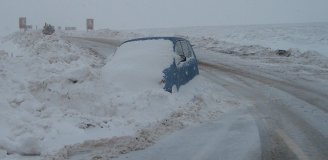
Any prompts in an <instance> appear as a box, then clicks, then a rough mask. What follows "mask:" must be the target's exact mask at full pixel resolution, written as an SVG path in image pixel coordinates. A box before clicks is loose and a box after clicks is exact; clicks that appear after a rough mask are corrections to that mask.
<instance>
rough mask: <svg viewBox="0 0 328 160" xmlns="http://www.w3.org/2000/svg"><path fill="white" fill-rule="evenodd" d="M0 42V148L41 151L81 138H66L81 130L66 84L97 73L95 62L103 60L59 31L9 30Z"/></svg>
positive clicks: (83, 80)
mask: <svg viewBox="0 0 328 160" xmlns="http://www.w3.org/2000/svg"><path fill="white" fill-rule="evenodd" d="M0 47H1V48H0V50H1V58H0V61H1V63H0V65H1V69H0V76H1V79H0V83H1V84H2V85H0V88H1V89H0V95H1V97H0V102H1V105H0V109H1V112H0V127H1V128H2V129H1V132H0V149H4V150H6V151H7V152H8V153H18V154H22V155H37V154H42V153H45V152H48V151H51V150H53V149H56V148H60V147H62V145H63V144H65V143H69V142H74V141H77V140H78V141H80V140H81V138H77V139H75V140H67V142H65V141H63V138H67V139H70V138H69V137H71V136H72V134H73V133H74V134H76V133H79V132H81V131H79V130H78V129H76V130H74V129H71V128H78V127H76V126H78V123H79V122H78V121H79V120H78V119H80V118H81V117H79V118H76V119H75V120H76V121H75V122H74V121H73V120H72V121H67V120H68V119H69V118H68V117H69V116H68V115H67V114H68V112H69V111H68V110H71V109H72V108H74V107H73V106H71V105H70V104H68V103H67V98H68V97H69V91H68V89H69V87H70V86H73V85H74V83H73V82H75V81H78V83H83V82H87V81H91V80H92V79H94V78H95V77H97V69H96V68H93V67H92V66H94V64H97V63H100V61H101V60H100V59H98V58H97V57H95V56H93V55H92V54H90V53H89V52H88V51H87V50H83V49H80V48H77V47H75V46H73V45H72V44H71V43H70V42H69V41H66V40H63V39H62V38H60V36H59V35H53V36H43V35H42V34H41V33H39V32H24V33H21V32H17V33H14V34H11V35H9V36H7V37H5V38H4V39H3V40H2V44H1V46H0ZM82 103H83V102H82ZM65 117H66V118H65ZM68 128H70V130H68ZM77 131H79V132H77ZM61 135H62V136H61ZM82 139H83V138H82ZM49 144H51V145H49ZM27 146H29V147H27Z"/></svg>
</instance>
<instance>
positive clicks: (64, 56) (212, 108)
mask: <svg viewBox="0 0 328 160" xmlns="http://www.w3.org/2000/svg"><path fill="white" fill-rule="evenodd" d="M327 26H328V24H326V23H319V24H295V25H264V26H234V27H231V26H229V27H196V28H177V29H156V30H155V29H149V30H137V31H112V30H107V29H105V30H99V31H94V32H89V33H81V32H74V33H73V32H72V33H58V34H56V35H53V36H43V35H42V34H41V33H40V32H38V31H31V32H26V33H21V32H17V33H13V34H10V35H8V36H6V37H4V38H2V39H1V43H0V77H1V79H0V83H1V85H0V95H1V96H0V109H1V112H0V159H5V160H11V159H42V158H45V159H47V158H57V159H63V158H68V157H75V158H76V156H77V157H78V156H81V155H83V153H85V154H87V153H91V154H92V151H91V150H92V148H98V149H99V152H101V154H104V153H113V154H121V153H127V152H129V151H134V150H140V149H144V148H146V147H149V146H150V145H152V144H154V143H155V142H156V141H157V140H158V139H160V136H162V135H164V134H167V133H169V132H172V131H175V130H177V129H181V128H184V127H186V126H192V125H194V124H199V123H202V122H206V121H213V120H216V119H218V118H220V116H221V115H223V114H228V113H229V111H234V110H237V109H240V108H245V107H246V106H248V105H249V102H248V101H246V100H243V99H239V98H236V97H235V95H233V94H231V93H230V92H229V91H227V90H226V89H225V88H224V87H223V86H220V85H218V84H214V83H213V82H212V81H210V80H208V79H207V78H205V77H204V76H203V72H202V71H201V73H200V76H197V77H196V78H195V79H193V80H192V81H191V82H190V83H188V84H187V85H185V86H183V87H182V88H181V89H180V91H179V92H175V93H173V94H170V93H167V92H165V91H164V90H163V89H162V86H160V84H155V85H153V86H151V87H149V88H147V89H144V90H139V89H136V90H134V91H128V92H127V91H124V90H122V87H124V86H123V85H124V84H123V83H122V84H121V83H115V84H113V82H112V81H114V80H117V77H111V76H110V75H108V74H105V73H113V72H114V73H115V70H113V69H112V70H111V69H110V68H111V67H115V66H113V64H112V65H110V61H111V59H112V58H113V57H112V56H113V52H114V50H115V47H113V46H112V45H109V44H104V43H95V42H91V41H88V40H85V39H84V40H83V39H76V38H68V37H67V36H73V37H89V38H90V37H91V38H98V40H99V41H101V40H103V39H110V40H116V41H124V40H127V39H130V38H135V37H142V36H149V35H157V36H158V35H163V36H170V35H180V36H183V37H186V38H188V39H189V40H190V41H191V43H192V44H194V45H195V46H194V48H195V50H196V54H197V56H198V59H199V60H200V61H207V62H213V63H216V62H218V61H219V62H222V63H228V64H230V65H234V66H235V67H240V66H242V67H244V68H245V69H246V70H249V71H252V70H254V68H257V69H258V70H256V71H260V72H261V73H259V74H265V75H266V76H268V77H272V78H273V79H274V78H277V77H285V78H286V79H288V80H293V79H292V78H295V77H299V78H300V79H302V80H303V82H304V84H307V82H310V81H316V82H318V83H317V86H313V87H317V89H318V90H322V91H323V92H326V91H328V87H327V85H326V84H327V82H328V77H327V76H328V75H327V73H328V58H327V57H326V56H324V55H323V54H326V55H327V53H328V47H327V46H328V45H327V44H328V31H327V30H328V29H327V28H328V27H327ZM277 49H286V50H288V53H290V56H289V57H285V56H279V55H277V54H276V50H277ZM125 64H129V62H126V63H122V64H120V63H119V62H117V61H116V62H115V65H125ZM108 67H109V68H108ZM151 69H152V68H151ZM154 69H156V68H154ZM118 75H119V74H118ZM278 75H279V76H278ZM281 75H282V76H281ZM285 75H290V76H285ZM128 78H129V77H125V79H124V81H125V82H126V81H129V79H128ZM130 79H131V83H133V77H130ZM117 84H118V85H119V86H117ZM120 85H121V86H120ZM65 146H66V147H65ZM97 154H98V153H97ZM22 155H37V156H35V157H26V156H22ZM39 155H41V156H39ZM107 158H108V157H107ZM77 159H78V158H77ZM82 159H83V158H82Z"/></svg>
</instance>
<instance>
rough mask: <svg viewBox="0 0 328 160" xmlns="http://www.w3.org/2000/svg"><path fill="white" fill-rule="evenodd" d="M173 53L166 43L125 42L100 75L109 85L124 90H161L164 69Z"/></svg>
mask: <svg viewBox="0 0 328 160" xmlns="http://www.w3.org/2000/svg"><path fill="white" fill-rule="evenodd" d="M173 54H174V53H173V43H172V42H171V41H169V40H145V41H133V42H128V43H125V44H123V45H122V46H120V47H119V48H118V49H117V51H116V53H115V56H114V57H113V59H112V60H111V61H110V62H109V63H108V64H107V65H106V66H105V67H104V68H103V71H104V73H103V74H104V75H106V76H107V77H106V81H108V83H113V84H115V85H116V87H119V88H125V89H126V90H130V91H131V90H133V91H142V90H144V89H147V88H148V89H157V90H162V88H163V86H161V83H160V82H161V80H162V79H163V76H164V74H163V70H164V69H166V68H168V67H169V66H170V65H171V64H172V62H173Z"/></svg>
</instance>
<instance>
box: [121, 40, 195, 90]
mask: <svg viewBox="0 0 328 160" xmlns="http://www.w3.org/2000/svg"><path fill="white" fill-rule="evenodd" d="M155 40H164V41H165V42H167V43H171V44H172V45H168V46H170V49H169V50H171V51H170V52H165V53H167V54H172V55H171V57H172V58H170V59H171V60H170V61H171V62H169V61H168V62H167V63H168V64H167V65H165V66H167V67H166V68H163V70H162V73H163V74H162V75H163V77H162V80H161V83H163V84H164V85H163V89H164V90H166V91H168V92H171V93H172V88H173V87H174V86H175V87H176V89H177V90H178V91H179V88H180V86H182V85H184V84H186V83H188V82H189V81H190V80H192V79H193V78H194V77H195V76H196V75H198V74H199V71H198V64H197V59H196V56H195V53H194V50H193V48H192V46H191V44H190V42H189V41H188V40H186V39H184V38H179V37H146V38H138V39H132V40H128V41H125V42H123V43H122V44H121V46H123V45H126V44H128V43H131V42H142V41H143V42H146V41H155ZM141 44H142V43H141ZM155 51H156V49H155ZM152 52H153V51H152ZM151 54H156V53H151Z"/></svg>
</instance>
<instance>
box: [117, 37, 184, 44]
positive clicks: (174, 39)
mask: <svg viewBox="0 0 328 160" xmlns="http://www.w3.org/2000/svg"><path fill="white" fill-rule="evenodd" d="M159 39H163V40H170V41H172V42H173V43H175V42H177V41H182V40H183V41H188V40H186V39H184V38H181V37H143V38H136V39H131V40H127V41H125V42H123V43H122V44H124V43H128V42H132V41H144V40H159ZM122 44H121V45H122Z"/></svg>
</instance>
